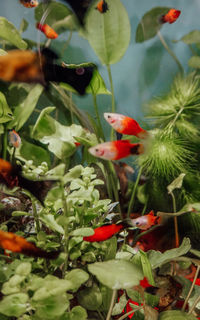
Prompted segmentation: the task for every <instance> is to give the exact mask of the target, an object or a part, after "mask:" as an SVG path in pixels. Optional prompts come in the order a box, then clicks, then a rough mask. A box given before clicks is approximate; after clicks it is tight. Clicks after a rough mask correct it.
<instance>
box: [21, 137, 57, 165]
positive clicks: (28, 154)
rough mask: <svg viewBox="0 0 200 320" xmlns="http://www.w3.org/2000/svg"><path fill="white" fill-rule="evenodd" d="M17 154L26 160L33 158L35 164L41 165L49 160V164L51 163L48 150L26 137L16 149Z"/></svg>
mask: <svg viewBox="0 0 200 320" xmlns="http://www.w3.org/2000/svg"><path fill="white" fill-rule="evenodd" d="M15 156H16V158H17V157H18V156H19V157H22V158H23V159H26V160H32V161H33V164H34V165H35V166H39V165H40V164H41V163H42V162H47V164H48V166H50V164H51V160H50V154H49V152H48V150H45V149H44V148H42V147H40V146H37V145H36V144H33V143H30V142H28V141H26V140H24V139H22V144H21V146H20V148H18V149H17V150H16V153H15Z"/></svg>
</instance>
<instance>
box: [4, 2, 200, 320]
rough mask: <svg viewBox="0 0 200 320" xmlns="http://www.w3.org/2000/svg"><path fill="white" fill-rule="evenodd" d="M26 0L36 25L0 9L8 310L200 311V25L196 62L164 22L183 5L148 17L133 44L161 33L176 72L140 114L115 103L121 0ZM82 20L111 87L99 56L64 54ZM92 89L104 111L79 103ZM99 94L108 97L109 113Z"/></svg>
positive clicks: (96, 315) (32, 315)
mask: <svg viewBox="0 0 200 320" xmlns="http://www.w3.org/2000/svg"><path fill="white" fill-rule="evenodd" d="M15 1H18V0H15ZM18 3H19V6H21V8H22V10H33V11H34V16H35V22H36V25H35V26H32V25H29V23H28V22H27V21H26V20H25V19H22V21H21V24H20V27H19V29H17V28H16V27H15V26H14V25H13V23H12V21H8V20H7V19H6V18H5V17H0V45H1V49H0V139H1V145H0V153H1V155H0V210H1V218H0V250H1V251H0V257H1V260H0V266H1V269H0V292H1V297H0V319H2V320H4V319H5V320H6V319H10V320H15V319H19V320H31V319H33V320H40V319H41V320H51V319H54V320H80V319H81V320H86V319H89V320H95V319H98V320H99V319H102V320H103V319H105V320H111V319H119V320H123V319H133V320H137V319H145V320H168V319H175V320H176V319H180V320H181V319H183V320H184V319H188V320H190V319H191V320H193V319H200V287H199V286H200V275H199V270H200V248H199V234H200V191H199V190H200V174H199V165H200V152H199V145H200V136H199V128H198V124H199V120H200V78H199V72H198V69H199V68H200V57H199V39H200V31H199V30H194V31H192V32H190V33H189V34H187V35H185V36H183V37H182V38H181V39H180V41H182V42H184V43H185V44H186V45H188V46H189V48H190V50H191V53H192V55H193V56H192V57H191V58H190V60H189V62H188V64H189V66H190V67H191V68H193V69H192V72H190V73H188V74H186V73H185V71H184V67H183V66H182V64H181V62H180V61H179V60H178V58H177V57H176V55H175V54H174V52H173V51H172V50H171V45H170V44H168V43H167V42H166V40H165V39H164V38H163V35H162V33H161V29H162V26H163V25H164V24H166V25H167V26H169V25H170V24H172V23H175V22H176V20H177V19H179V16H180V14H184V12H182V13H181V11H180V10H178V8H169V7H156V8H153V9H151V10H150V11H148V12H147V13H145V14H144V16H143V17H142V18H141V21H140V23H139V24H138V26H137V30H136V35H135V42H136V43H143V42H144V41H148V40H149V39H151V38H153V37H158V39H159V40H160V41H161V43H162V45H163V46H164V48H165V49H166V50H167V51H168V53H169V54H170V56H171V58H172V59H174V61H175V62H176V65H177V70H178V72H177V76H176V77H175V79H174V81H173V83H172V84H171V88H170V90H169V92H168V93H166V94H165V95H163V96H159V97H155V98H154V99H153V100H152V101H150V102H148V103H147V108H146V119H145V121H144V122H143V124H140V123H138V122H137V121H136V120H135V119H133V118H131V117H129V116H127V115H125V114H120V113H118V112H117V111H118V110H116V104H115V96H114V86H113V80H112V73H111V65H112V64H114V63H117V62H118V61H119V60H120V59H121V58H122V57H123V55H124V54H125V52H126V50H127V48H128V46H129V43H130V36H131V26H130V21H129V17H128V14H127V11H126V9H125V7H124V6H123V4H122V3H121V1H120V0H97V1H92V0H90V1H84V0H63V2H60V1H49V0H47V1H42V0H40V1H37V0H19V1H18ZM169 27H170V26H169ZM27 28H35V29H36V32H37V33H38V34H40V33H41V32H42V33H43V34H44V37H45V39H47V40H46V42H45V43H37V42H36V39H31V40H30V39H24V37H23V32H24V31H25V30H26V29H27ZM76 31H78V32H79V35H80V36H81V37H84V38H85V39H87V40H88V43H89V44H90V46H91V48H92V49H93V50H94V52H95V53H96V55H97V56H98V58H99V60H100V62H101V64H102V65H105V67H106V69H107V72H108V78H109V81H110V90H109V89H108V88H107V87H106V85H105V82H104V80H103V78H102V76H101V75H100V73H99V71H98V67H97V66H96V65H95V64H94V63H93V62H85V61H83V62H82V63H81V64H78V65H76V64H67V63H66V62H65V61H62V60H64V58H63V56H64V54H63V52H64V51H65V50H66V49H67V47H68V46H69V44H70V41H71V38H72V34H73V32H76ZM64 32H65V34H66V35H68V38H67V40H66V42H65V43H64V47H63V50H62V52H55V49H52V47H54V48H55V47H56V45H55V44H56V41H57V40H56V39H57V38H59V36H60V34H62V33H64ZM51 44H53V46H51ZM84 94H88V95H91V97H92V99H93V109H92V111H91V114H92V113H93V114H94V116H91V115H89V114H88V113H87V112H85V111H84V110H82V109H80V108H79V106H77V105H76V104H75V102H74V96H75V95H81V96H82V95H84ZM98 95H107V96H108V97H110V102H111V108H110V110H106V112H105V113H104V119H105V121H104V124H103V122H102V120H101V116H102V114H101V111H100V110H99V108H98V100H97V96H98ZM158 95H159V92H158ZM105 126H107V128H108V127H110V134H109V137H105V132H104V127H105ZM127 157H130V158H131V157H132V159H133V161H132V165H129V164H127V163H126V162H125V160H124V158H127Z"/></svg>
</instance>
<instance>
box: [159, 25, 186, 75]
mask: <svg viewBox="0 0 200 320" xmlns="http://www.w3.org/2000/svg"><path fill="white" fill-rule="evenodd" d="M157 35H158V37H159V39H160V42H161V43H162V45H163V47H164V48H165V49H166V50H167V52H168V53H169V54H170V56H171V57H172V58H173V59H174V61H175V62H176V64H177V66H178V68H179V71H180V72H181V73H184V69H183V67H182V65H181V63H180V61H179V60H178V58H177V56H176V55H175V54H174V52H173V51H172V50H171V49H170V48H169V47H168V45H167V43H166V41H165V40H164V38H163V36H162V34H161V33H160V30H158V31H157Z"/></svg>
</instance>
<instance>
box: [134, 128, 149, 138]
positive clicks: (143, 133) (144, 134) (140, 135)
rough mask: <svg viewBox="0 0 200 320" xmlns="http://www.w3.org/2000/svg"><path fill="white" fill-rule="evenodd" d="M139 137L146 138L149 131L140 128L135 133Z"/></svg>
mask: <svg viewBox="0 0 200 320" xmlns="http://www.w3.org/2000/svg"><path fill="white" fill-rule="evenodd" d="M136 136H137V137H138V138H139V139H146V138H148V136H149V133H148V131H147V130H144V129H142V130H141V131H140V132H139V133H138V134H137V135H136Z"/></svg>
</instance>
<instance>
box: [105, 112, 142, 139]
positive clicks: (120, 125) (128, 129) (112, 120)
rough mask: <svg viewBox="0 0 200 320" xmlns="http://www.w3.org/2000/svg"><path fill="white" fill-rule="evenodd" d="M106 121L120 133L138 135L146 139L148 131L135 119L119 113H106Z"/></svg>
mask: <svg viewBox="0 0 200 320" xmlns="http://www.w3.org/2000/svg"><path fill="white" fill-rule="evenodd" d="M104 118H105V119H106V121H107V122H108V123H109V124H110V125H111V126H112V127H113V128H114V129H115V130H116V131H117V132H119V133H121V134H128V135H132V136H136V137H138V138H140V139H144V138H146V137H147V136H148V132H147V131H146V130H144V129H142V128H141V127H140V125H139V124H138V123H137V121H135V120H134V119H132V118H130V117H127V116H124V115H123V114H119V113H108V112H105V113H104Z"/></svg>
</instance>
